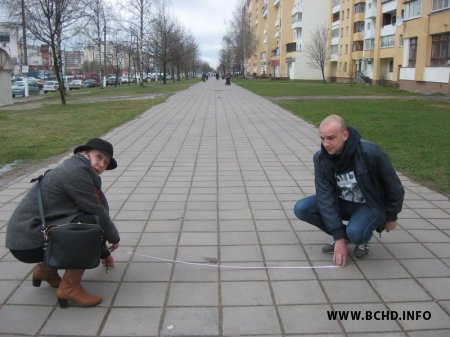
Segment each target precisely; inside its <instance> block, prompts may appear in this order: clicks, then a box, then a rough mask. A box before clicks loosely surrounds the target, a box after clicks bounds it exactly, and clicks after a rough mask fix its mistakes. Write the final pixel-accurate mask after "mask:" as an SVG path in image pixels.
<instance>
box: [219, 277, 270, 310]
mask: <svg viewBox="0 0 450 337" xmlns="http://www.w3.org/2000/svg"><path fill="white" fill-rule="evenodd" d="M221 291H222V292H221V298H222V304H223V305H224V306H246V305H271V304H272V303H273V301H272V297H271V295H270V289H269V286H268V284H267V283H266V282H224V283H222V287H221Z"/></svg>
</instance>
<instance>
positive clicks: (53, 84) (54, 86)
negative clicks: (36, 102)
mask: <svg viewBox="0 0 450 337" xmlns="http://www.w3.org/2000/svg"><path fill="white" fill-rule="evenodd" d="M58 88H59V84H58V81H45V82H44V87H43V89H42V90H44V93H45V94H46V93H48V92H49V91H58Z"/></svg>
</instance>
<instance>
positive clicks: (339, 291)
mask: <svg viewBox="0 0 450 337" xmlns="http://www.w3.org/2000/svg"><path fill="white" fill-rule="evenodd" d="M322 285H323V287H324V288H325V292H326V294H327V296H328V298H329V299H330V302H331V303H333V304H337V303H360V302H362V303H368V302H379V300H380V299H379V297H378V296H377V294H376V293H375V292H374V291H373V289H372V287H371V286H370V283H369V282H368V281H366V280H351V281H348V280H333V281H331V280H326V281H323V282H322Z"/></svg>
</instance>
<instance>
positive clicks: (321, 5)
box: [246, 0, 329, 80]
mask: <svg viewBox="0 0 450 337" xmlns="http://www.w3.org/2000/svg"><path fill="white" fill-rule="evenodd" d="M328 11H329V3H328V1H327V0H248V1H247V8H246V12H247V14H248V20H249V24H250V28H251V30H252V32H253V34H254V36H255V38H256V48H255V50H254V52H253V54H252V55H249V58H248V59H247V60H246V73H247V74H250V75H252V74H253V75H256V76H268V77H272V78H289V79H313V80H320V79H322V75H321V72H320V70H319V69H315V68H313V67H311V66H310V65H309V64H308V57H307V55H306V54H305V53H304V51H303V50H304V46H305V45H306V44H308V43H310V42H311V35H312V33H313V32H314V31H315V30H316V29H318V28H319V27H320V26H321V25H326V24H327V16H326V15H324V13H328Z"/></svg>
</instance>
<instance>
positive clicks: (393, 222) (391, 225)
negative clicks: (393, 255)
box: [384, 221, 397, 232]
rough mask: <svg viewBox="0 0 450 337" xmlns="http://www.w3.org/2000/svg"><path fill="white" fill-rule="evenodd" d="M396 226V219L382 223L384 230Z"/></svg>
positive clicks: (389, 229) (387, 230)
mask: <svg viewBox="0 0 450 337" xmlns="http://www.w3.org/2000/svg"><path fill="white" fill-rule="evenodd" d="M396 227H397V221H386V222H385V223H384V228H385V229H386V232H390V231H393V230H394V229H395V228H396Z"/></svg>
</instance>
